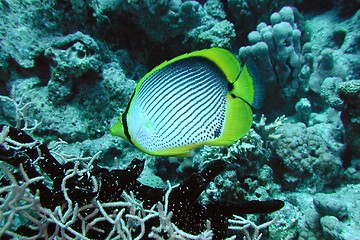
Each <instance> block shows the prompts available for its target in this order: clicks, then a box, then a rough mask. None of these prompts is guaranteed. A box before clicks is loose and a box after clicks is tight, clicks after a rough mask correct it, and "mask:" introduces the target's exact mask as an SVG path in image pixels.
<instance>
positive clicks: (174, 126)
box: [110, 48, 263, 156]
mask: <svg viewBox="0 0 360 240" xmlns="http://www.w3.org/2000/svg"><path fill="white" fill-rule="evenodd" d="M259 81H260V80H259V79H258V77H257V74H256V72H255V70H254V65H253V62H252V61H248V62H247V63H246V64H245V65H244V66H243V67H241V66H240V63H239V61H238V60H237V59H236V57H235V56H234V55H233V54H232V53H231V52H229V51H228V50H225V49H222V48H211V49H204V50H200V51H194V52H191V53H188V54H183V55H180V56H178V57H175V58H173V59H171V60H169V61H166V62H163V63H162V64H160V65H158V66H157V67H155V68H154V69H153V70H151V71H150V72H148V73H147V74H146V75H145V76H144V77H143V78H142V79H141V80H140V81H139V82H138V84H137V85H136V88H135V90H134V93H133V95H132V97H131V100H130V102H129V104H128V106H127V108H126V110H125V112H124V113H123V114H122V116H121V118H120V120H119V121H118V122H117V123H115V125H114V126H112V127H111V129H110V131H111V134H112V135H116V136H120V137H122V138H123V139H125V140H127V141H129V142H131V143H132V144H133V145H135V146H136V147H137V148H138V149H140V150H142V151H143V152H145V153H148V154H151V155H162V156H176V155H182V156H186V155H188V154H189V152H190V151H191V150H192V149H194V148H197V147H200V146H202V145H228V144H232V143H234V142H236V141H237V140H238V139H240V138H241V137H242V136H244V135H245V134H246V132H248V131H249V129H250V127H251V124H252V120H253V113H252V109H251V107H259V106H260V104H261V101H262V95H263V94H262V89H261V87H260V85H261V84H259Z"/></svg>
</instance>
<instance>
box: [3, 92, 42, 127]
mask: <svg viewBox="0 0 360 240" xmlns="http://www.w3.org/2000/svg"><path fill="white" fill-rule="evenodd" d="M25 97H26V93H25V94H23V95H22V96H21V97H20V100H18V97H17V95H16V90H15V86H13V87H12V89H11V95H10V97H8V96H2V95H0V101H2V102H7V103H9V104H11V105H13V108H14V120H15V126H14V127H15V128H17V129H22V130H23V131H26V132H29V133H33V132H34V131H35V130H36V129H37V128H38V127H39V126H40V125H41V123H42V121H43V119H42V120H41V121H40V122H38V121H37V120H34V123H33V124H31V123H30V121H29V119H28V118H27V110H28V108H29V107H30V106H31V105H32V102H27V101H25Z"/></svg>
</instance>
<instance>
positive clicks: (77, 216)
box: [0, 125, 284, 239]
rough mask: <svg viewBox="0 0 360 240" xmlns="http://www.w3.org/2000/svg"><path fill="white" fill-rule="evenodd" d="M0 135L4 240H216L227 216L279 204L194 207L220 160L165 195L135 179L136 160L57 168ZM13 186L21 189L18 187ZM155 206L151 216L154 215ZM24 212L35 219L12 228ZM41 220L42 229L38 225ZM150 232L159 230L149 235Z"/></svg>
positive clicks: (23, 141)
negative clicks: (184, 239) (18, 239)
mask: <svg viewBox="0 0 360 240" xmlns="http://www.w3.org/2000/svg"><path fill="white" fill-rule="evenodd" d="M0 130H1V141H0V142H1V146H0V160H1V161H3V162H6V163H8V164H10V165H12V166H13V167H14V168H15V169H19V171H18V172H17V171H15V173H10V172H9V170H8V168H7V167H3V170H4V172H5V173H6V175H7V177H8V178H1V181H2V184H4V185H5V186H4V187H3V188H2V191H1V193H2V196H1V197H2V198H3V199H2V200H3V201H1V202H2V205H1V208H0V211H1V215H3V214H5V216H8V217H6V219H5V220H4V221H5V222H6V223H5V224H4V225H3V226H2V227H1V231H0V233H1V237H2V238H3V237H4V238H5V239H7V238H8V237H12V236H22V237H23V236H26V237H28V238H30V237H41V236H43V235H44V236H45V237H46V238H54V237H56V236H59V237H66V238H69V237H70V238H73V237H75V238H96V239H98V238H105V237H113V236H114V235H117V234H118V235H120V236H124V237H125V236H127V237H126V238H127V239H133V238H134V239H146V238H147V237H154V236H161V235H165V236H168V237H169V238H172V237H174V236H177V235H179V236H181V235H183V236H191V235H192V234H193V235H194V236H195V235H199V236H208V237H206V239H208V238H209V239H223V238H224V236H225V234H226V231H227V229H228V224H227V221H228V219H230V218H231V216H232V215H233V214H234V213H236V214H245V213H270V212H273V211H276V210H278V209H280V208H282V207H283V205H284V203H283V202H282V201H280V200H269V201H248V202H241V203H226V202H222V201H221V202H220V201H219V202H209V203H208V204H206V205H201V204H200V203H199V202H198V197H199V196H200V194H201V193H202V192H203V191H204V190H205V189H206V187H207V185H208V184H209V183H210V181H212V180H213V179H214V178H215V177H216V176H217V175H218V174H219V173H220V172H221V171H223V170H224V169H225V167H226V165H225V162H224V161H221V160H218V161H213V162H211V163H210V164H208V165H207V166H206V167H204V169H203V170H202V171H200V172H198V173H194V174H192V175H191V177H190V178H188V179H187V180H185V181H183V182H182V183H181V184H180V185H178V186H176V187H171V186H170V187H169V190H168V191H166V190H164V189H159V188H153V187H150V186H147V185H143V184H142V183H141V182H139V181H138V180H137V179H138V177H139V175H140V174H141V172H142V171H143V169H144V160H139V159H134V160H133V161H132V162H131V163H130V165H129V166H128V167H127V168H126V169H123V170H122V169H112V170H108V169H107V168H101V167H98V166H97V165H95V164H94V163H93V162H94V160H95V159H97V157H98V155H99V154H97V155H95V156H94V157H92V158H91V159H90V161H88V163H87V164H86V165H81V159H78V160H76V161H68V162H66V163H65V164H59V162H58V161H57V160H56V159H55V158H54V157H53V156H52V154H51V150H49V148H48V147H47V146H46V145H45V144H43V143H42V142H40V141H35V140H34V139H33V138H31V137H30V136H29V135H27V134H26V132H24V131H22V130H18V129H16V128H12V127H8V126H5V125H2V126H1V129H0ZM45 178H46V179H45ZM21 181H24V182H25V184H24V185H21V187H19V182H21ZM6 185H9V186H8V187H6ZM14 185H15V186H17V187H19V189H18V191H15V192H14V194H15V195H14V194H11V192H10V189H11V188H13V187H14ZM25 192H26V194H27V195H24V193H25ZM126 193H130V194H131V195H127V194H126ZM164 195H165V196H164ZM29 196H30V197H29ZM134 197H135V198H136V199H137V200H135V198H134ZM22 199H27V201H29V203H28V204H29V206H26V205H25V206H26V208H25V206H23V205H22V203H21V200H22ZM163 200H164V201H165V202H162V201H163ZM17 201H19V202H18V203H17V204H16V205H15V204H14V202H17ZM138 201H141V202H142V203H139V202H138ZM156 204H157V205H158V207H157V210H158V212H156V211H154V206H156ZM63 205H67V209H66V208H65V209H62V207H61V206H63ZM136 207H137V208H140V210H137V209H136ZM134 208H135V209H134ZM24 209H25V210H24ZM26 210H27V211H26ZM32 210H34V211H38V214H35V215H34V216H32V217H31V218H29V223H30V226H29V225H20V226H12V225H13V224H14V223H13V221H15V219H14V218H15V215H16V214H17V215H20V216H25V217H26V216H29V214H30V212H31V211H32ZM137 211H139V213H138V214H140V215H138V214H136V212H137ZM111 212H112V213H115V217H114V216H113V214H112V213H111ZM164 218H165V219H164ZM166 219H167V220H166ZM132 220H134V222H132ZM2 221H3V220H2ZM42 221H46V223H47V224H41V222H42ZM162 221H164V223H163V222H162ZM165 221H168V222H167V224H168V225H169V226H168V227H167V228H165V227H163V226H164V224H165V223H166V222H165ZM208 222H210V223H211V228H210V227H209V226H210V225H209V224H208ZM159 224H160V225H159ZM118 225H119V226H118ZM157 225H159V227H158V228H154V227H155V226H157ZM260 228H261V227H260ZM212 237H213V238H212Z"/></svg>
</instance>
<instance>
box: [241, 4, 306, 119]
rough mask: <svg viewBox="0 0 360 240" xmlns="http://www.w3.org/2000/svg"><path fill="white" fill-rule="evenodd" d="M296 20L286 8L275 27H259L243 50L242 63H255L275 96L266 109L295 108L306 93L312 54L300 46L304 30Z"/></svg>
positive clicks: (275, 19) (277, 16)
mask: <svg viewBox="0 0 360 240" xmlns="http://www.w3.org/2000/svg"><path fill="white" fill-rule="evenodd" d="M296 20H298V19H295V16H294V12H293V10H292V8H290V7H283V8H282V9H281V10H280V11H279V12H275V13H273V14H272V15H271V17H270V21H271V25H267V24H266V23H264V22H262V23H259V24H258V26H257V27H256V31H252V32H250V33H249V35H248V39H249V42H250V44H251V45H250V46H244V47H241V48H240V49H239V58H240V60H241V61H242V62H243V63H245V62H246V61H247V59H249V58H251V59H253V60H254V62H255V64H256V66H257V67H258V69H259V77H260V78H262V79H264V80H265V83H264V84H265V88H266V89H267V95H268V96H274V98H273V101H271V102H266V103H265V108H274V106H276V108H277V109H279V108H280V109H281V107H279V105H283V106H289V105H290V106H291V104H292V103H293V102H292V101H294V100H293V99H297V98H299V96H300V95H302V94H304V93H305V92H306V87H307V83H308V81H309V77H310V74H311V72H312V54H311V50H310V46H309V44H301V42H300V38H301V30H300V29H298V24H297V23H296V22H295V21H296ZM279 93H280V94H279ZM289 101H290V102H289ZM284 103H287V104H284ZM272 110H273V109H272ZM286 110H287V111H289V110H291V109H285V111H286ZM282 111H283V112H284V110H283V109H282Z"/></svg>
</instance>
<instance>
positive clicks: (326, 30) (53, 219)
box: [0, 0, 360, 240]
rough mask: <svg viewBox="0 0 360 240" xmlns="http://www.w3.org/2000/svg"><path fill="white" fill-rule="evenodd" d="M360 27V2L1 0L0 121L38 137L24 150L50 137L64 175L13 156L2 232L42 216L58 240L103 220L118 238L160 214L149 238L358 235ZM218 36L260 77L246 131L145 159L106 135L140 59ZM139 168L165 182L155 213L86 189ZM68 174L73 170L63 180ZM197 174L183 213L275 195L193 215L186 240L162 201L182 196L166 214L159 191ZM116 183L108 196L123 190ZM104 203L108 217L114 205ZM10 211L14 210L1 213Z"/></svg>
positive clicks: (137, 74) (140, 181)
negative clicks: (267, 205)
mask: <svg viewBox="0 0 360 240" xmlns="http://www.w3.org/2000/svg"><path fill="white" fill-rule="evenodd" d="M359 23H360V11H359V1H334V0H326V1H322V2H317V1H309V0H283V1H266V0H261V1H259V0H256V1H248V0H207V1H204V0H201V1H187V0H171V1H163V0H162V1H153V0H143V1H133V0H132V1H130V0H129V1H127V0H123V1H114V0H91V1H80V0H69V1H55V0H48V1H30V0H24V1H10V0H4V1H0V26H1V30H0V38H1V41H0V86H1V87H0V94H1V95H2V96H1V97H0V109H1V110H0V111H1V114H0V123H1V124H4V125H7V126H9V125H12V126H15V129H14V128H9V129H8V130H9V131H10V134H13V133H14V132H17V131H18V132H21V131H20V130H19V129H23V130H24V131H25V132H26V133H27V134H29V135H30V136H31V138H32V139H35V142H36V144H35V143H34V144H35V145H33V147H35V146H36V147H39V148H40V146H42V149H43V150H44V149H45V147H44V146H49V147H48V148H49V150H50V155H52V156H53V157H55V158H56V160H57V161H58V163H57V164H56V162H55V164H56V166H58V167H59V169H63V170H62V171H63V173H62V174H61V177H59V178H58V177H56V178H57V179H58V180H56V179H55V180H52V179H51V177H50V175H51V174H50V175H48V174H46V173H45V172H46V171H47V170H44V169H42V164H43V163H44V162H43V159H41V158H39V159H32V158H30V159H29V158H28V160H29V161H27V164H28V165H26V164H25V165H24V164H23V166H22V167H21V166H19V165H16V166H10V165H9V164H6V163H5V162H1V163H0V164H1V169H2V170H1V171H2V172H1V173H2V175H3V177H2V179H1V183H0V188H1V191H0V198H1V199H2V201H1V204H2V205H1V206H2V207H4V206H5V208H6V210H8V211H6V212H4V215H2V216H4V218H3V219H4V221H2V222H0V233H1V234H3V232H4V231H7V232H6V234H10V235H11V232H12V231H18V233H21V230H22V229H24V228H18V230H17V227H18V226H20V225H24V226H26V225H27V226H34V227H35V229H42V228H41V227H39V228H37V226H38V225H39V224H40V222H39V221H32V220H34V219H35V218H34V216H36V217H38V219H40V220H44V223H45V226H49V228H48V230H49V231H50V230H51V231H50V234H51V233H53V232H54V231H55V230H56V231H57V230H59V231H58V232H57V233H56V234H58V235H59V236H61V234H63V235H62V236H64V238H68V237H70V236H71V237H74V236H77V234H78V233H79V234H83V232H82V231H83V228H82V226H79V225H76V224H79V223H81V224H83V223H84V226H85V225H86V224H87V223H89V224H90V225H88V228H87V229H88V230H89V231H90V230H91V229H93V227H94V226H96V227H98V222H97V221H100V222H102V223H106V224H105V225H106V226H105V225H104V226H103V225H102V226H99V228H102V227H104V228H102V229H106V231H108V233H109V234H115V232H118V233H119V234H121V235H120V236H117V237H121V238H124V239H126V238H127V239H131V238H135V237H136V236H141V234H145V231H144V232H143V231H142V230H141V224H145V225H146V226H148V225H147V223H150V222H151V221H153V220H156V224H155V225H152V226H154V228H153V229H151V228H150V227H149V228H148V227H147V228H146V234H149V233H150V232H151V237H152V238H155V239H156V238H160V237H164V236H165V232H166V230H165V229H164V228H168V229H169V230H170V232H171V233H170V232H168V234H169V235H167V236H172V237H178V238H184V239H194V238H196V237H202V238H205V239H211V238H212V237H213V238H214V235H215V237H216V236H219V235H217V234H218V233H216V232H215V231H210V230H211V229H213V228H214V227H216V226H220V225H221V224H222V226H224V225H226V226H225V227H227V229H228V230H229V235H227V236H231V235H237V237H239V236H241V237H245V238H246V239H260V237H261V239H270V240H271V239H274V240H275V239H358V238H360V236H359V235H360V234H359V223H358V219H357V218H356V217H357V216H358V215H359V212H358V209H359V206H358V202H359V199H358V196H359V195H358V192H359V183H360V171H359V170H360V160H359V156H360V153H359V149H360V140H359V133H360V129H359V121H360V120H359V115H360V114H359V106H360V102H359V96H360V95H359V89H360V87H359V79H360V61H359V59H360V58H359V54H360V44H359V43H360V36H359V28H360V26H359ZM214 46H217V47H224V48H227V49H229V50H231V51H232V52H237V51H238V56H239V59H240V61H241V63H245V62H246V60H247V59H248V58H252V59H254V61H255V63H256V65H257V68H258V73H259V76H260V77H262V78H263V79H264V85H265V90H266V91H265V93H266V96H265V101H264V106H263V107H262V108H260V109H259V111H256V112H255V111H254V112H255V113H256V116H255V118H254V119H255V121H254V123H253V126H252V129H251V130H250V131H249V133H248V134H246V135H245V136H244V137H243V138H242V139H240V140H239V141H238V142H236V143H235V144H234V145H231V146H227V147H209V146H206V147H204V148H203V149H200V150H198V151H195V152H194V156H192V157H188V158H182V159H177V158H155V157H151V156H145V155H144V154H143V153H141V152H138V151H137V150H136V149H134V148H133V147H132V145H130V144H127V143H126V142H124V141H121V140H120V139H116V138H113V137H111V136H110V134H109V126H110V125H112V123H114V122H115V121H116V120H117V119H118V116H119V114H120V113H121V112H122V111H123V110H124V108H125V107H126V105H127V103H128V101H129V99H130V98H131V93H132V92H133V88H134V87H135V85H136V81H137V80H139V79H140V78H141V77H142V76H143V75H144V74H145V73H146V72H147V71H148V70H149V69H150V68H152V67H154V66H157V65H158V64H159V63H161V62H163V61H164V60H166V59H170V58H172V57H174V56H175V55H178V54H181V53H185V52H190V51H192V50H195V49H202V48H208V47H214ZM14 110H15V112H14ZM261 114H263V115H261ZM284 115H285V116H286V117H285V116H284ZM35 119H37V121H33V120H35ZM30 120H31V121H30ZM39 124H40V127H39ZM7 134H9V132H7V131H2V136H1V138H0V139H2V142H1V144H2V145H1V146H3V145H4V144H5V145H6V144H10V145H11V144H12V143H13V144H14V142H12V143H11V141H15V140H16V139H17V136H14V138H10V137H7V138H6V135H7ZM4 138H6V141H7V142H6V143H5V142H4ZM24 138H25V135H24ZM59 138H61V139H60V140H59ZM17 140H19V139H17ZM42 142H44V143H42ZM18 143H19V142H18ZM26 145H27V143H26ZM11 146H12V147H14V145H11ZM52 146H54V147H55V148H54V149H52ZM56 146H61V148H60V147H56ZM24 149H27V150H26V152H25V153H24V152H23V151H22V150H24ZM1 150H4V149H3V148H1ZM33 150H34V149H32V148H31V147H30V146H24V145H21V147H19V149H15V148H12V150H10V149H9V148H7V149H6V151H13V153H14V154H15V152H16V154H21V156H22V157H21V159H22V160H24V159H26V158H27V156H28V155H27V154H29V153H30V152H31V153H33V154H34V156H35V157H36V156H38V155H36V154H39V153H38V152H37V153H35V152H34V151H33ZM44 151H45V150H44ZM100 152H101V153H100ZM8 153H9V152H8ZM84 156H96V157H97V159H96V160H95V159H92V158H87V157H84ZM8 157H11V156H8ZM16 157H19V156H16ZM47 157H49V156H48V155H47ZM133 159H146V161H145V162H142V161H135V162H133ZM217 159H222V160H223V161H225V162H226V165H227V167H226V169H225V170H224V171H223V172H221V173H219V174H218V175H217V176H216V177H215V176H212V177H214V179H211V181H210V182H207V181H205V183H204V182H201V181H200V183H199V181H197V180H199V179H201V177H203V178H204V176H203V175H204V174H205V175H206V174H208V173H209V172H207V171H206V169H209V168H208V167H209V166H212V165H211V164H214V165H216V163H219V162H217V161H216V160H217ZM89 161H90V162H89ZM94 161H95V163H96V164H95V163H94ZM213 161H215V162H213ZM69 162H70V163H69ZM212 162H213V163H212ZM29 163H31V164H32V165H31V164H30V165H31V166H32V167H31V168H30V167H29V166H30V165H29ZM90 163H91V164H90ZM77 164H78V165H77ZM220 165H221V166H222V163H221V164H220ZM66 166H68V168H67V167H66ZM129 166H130V167H129ZM140 167H141V168H142V167H143V168H144V170H143V171H142V172H141V175H140V176H139V174H140V173H139V172H137V173H136V174H134V176H133V179H132V180H134V181H133V182H135V183H136V184H135V185H137V186H140V185H141V186H144V185H149V184H150V185H152V186H155V185H156V186H159V187H161V194H160V195H161V196H160V195H158V196H157V197H158V198H159V199H160V198H161V200H160V203H158V201H155V200H154V202H153V205H152V206H153V208H150V207H152V206H146V205H141V204H140V200H143V199H144V198H142V197H141V196H139V195H137V194H139V193H137V192H133V194H131V191H130V190H134V189H132V188H129V189H125V191H123V192H122V195H118V196H117V197H118V198H117V199H116V201H118V202H116V203H114V202H112V203H111V204H110V205H107V204H108V203H105V202H101V203H100V204H97V203H93V202H91V201H90V200H89V199H90V198H92V197H94V198H93V199H100V198H101V197H104V196H108V194H107V193H103V192H101V195H103V194H104V195H103V196H99V194H100V191H101V188H102V187H104V186H102V187H101V186H98V190H96V191H95V190H94V187H95V185H94V184H96V183H97V184H99V183H100V182H101V180H99V179H97V178H98V177H99V176H100V175H101V174H102V175H101V178H102V179H103V180H104V179H108V181H110V182H111V181H113V178H112V177H111V176H108V175H106V174H105V175H106V177H104V176H105V175H104V172H107V173H110V172H111V173H115V172H122V173H124V172H123V170H120V169H126V170H129V171H130V172H132V173H134V171H135V170H136V169H137V170H139V168H140ZM130 168H131V169H130ZM46 169H47V168H46ZM204 169H205V170H204ZM210 169H211V170H213V168H211V167H210ZM33 170H34V171H33ZM35 170H36V171H35ZM96 171H97V172H96ZM214 171H215V172H216V171H217V170H214ZM35 172H37V174H36V175H32V174H33V173H35ZM66 172H67V174H69V175H71V176H69V177H67V178H66V177H64V173H66ZM100 172H102V173H101V174H100ZM97 173H99V174H100V175H99V174H97ZM126 174H129V173H126ZM154 174H156V175H158V176H155V175H154ZM115 175H116V174H115ZM130 175H131V174H130ZM135 175H136V177H135ZM214 175H216V174H214ZM126 176H128V175H126ZM194 176H195V177H194ZM199 176H200V177H199ZM107 177H108V178H107ZM159 177H161V178H159ZM188 177H190V179H192V180H194V181H192V182H191V181H190V182H188V184H189V186H188V185H186V184H187V183H186V180H184V179H186V178H188ZM212 177H211V178H212ZM198 178H199V179H198ZM64 179H65V181H62V180H64ZM111 179H112V180H111ZM209 179H210V178H209ZM165 180H169V181H170V182H171V184H168V185H167V186H168V187H167V188H166V184H165V183H164V182H165ZM48 183H52V184H53V185H51V184H48ZM62 183H63V184H64V188H62V186H61V184H62ZM177 183H180V185H179V186H178V185H176V184H177ZM202 184H203V185H204V186H203V185H202ZM44 185H45V187H46V188H45V187H44ZM70 185H72V186H76V187H74V188H71V187H70ZM102 185H104V184H102ZM135 185H134V186H135ZM164 185H165V186H164ZM198 185H201V189H202V190H204V191H202V192H201V194H200V193H199V194H198V191H200V190H199V189H197V191H195V190H194V192H190V193H189V192H188V195H189V197H190V198H191V197H193V198H194V199H195V198H196V200H197V201H196V202H195V201H194V199H190V200H189V199H187V200H186V201H188V202H189V203H190V204H189V205H186V208H187V210H189V209H191V208H194V207H196V208H198V209H203V208H204V207H205V206H207V207H208V208H209V209H211V207H210V206H212V205H211V203H212V202H216V203H219V202H220V201H230V202H234V201H253V200H256V201H267V200H269V199H273V198H276V199H282V200H284V201H285V202H286V205H285V207H284V208H283V209H282V210H280V211H278V212H277V213H276V214H277V217H275V214H270V215H266V216H263V215H247V217H246V219H243V218H242V217H244V216H233V217H232V219H230V217H231V216H229V217H226V218H225V217H224V218H222V219H223V220H224V219H225V220H229V221H227V222H226V224H225V223H221V222H220V223H219V222H217V221H216V220H213V221H215V223H213V221H212V222H211V224H210V226H209V222H208V221H206V219H205V218H206V217H204V216H206V215H207V214H208V213H209V212H206V214H205V215H203V214H204V212H201V216H202V217H194V216H193V215H190V217H191V218H192V220H193V221H194V222H192V223H194V224H193V225H194V228H195V226H199V225H198V223H201V224H200V225H201V229H200V230H199V229H198V230H197V231H196V232H194V234H190V235H189V233H188V232H185V231H183V230H186V231H190V230H189V229H188V228H186V227H184V228H179V226H182V225H181V224H184V225H185V223H183V222H178V221H176V220H177V218H182V217H184V215H182V214H184V213H183V212H182V211H181V212H180V213H178V214H179V215H178V216H176V214H175V215H174V211H172V210H174V209H178V208H180V207H179V206H178V205H176V204H175V205H176V207H175V208H172V209H170V208H171V207H172V206H173V207H174V204H173V203H174V202H173V201H172V200H171V198H172V197H171V195H173V196H175V195H176V198H178V195H181V194H179V189H180V188H181V186H188V187H190V189H194V188H195V186H198ZM205 185H206V186H205ZM36 187H38V189H43V191H45V192H48V197H49V199H50V198H55V200H59V201H61V203H62V204H63V208H61V209H60V208H57V206H55V205H54V206H53V207H52V208H51V207H50V208H48V209H47V210H44V209H45V208H42V206H41V205H40V203H41V204H42V203H43V202H44V201H45V202H46V198H44V197H43V199H42V200H41V191H40V193H37V192H36ZM191 187H194V188H191ZM199 187H200V186H199ZM144 188H147V189H150V187H149V186H147V187H144ZM205 188H206V189H205ZM11 190H13V191H11ZM93 190H94V191H93ZM114 190H115V191H116V190H119V192H118V194H120V192H121V190H124V189H122V188H115V189H111V191H114ZM54 191H56V193H55V192H54ZM81 191H84V192H86V193H87V194H89V195H88V197H87V196H84V195H85V194H80V193H79V192H81ZM128 191H129V192H128ZM75 192H76V193H79V194H80V195H79V196H81V197H83V199H80V200H84V201H87V203H88V206H89V208H87V207H85V208H81V207H80V205H81V204H79V203H80V201H79V203H77V201H78V200H79V199H76V197H74V196H73V195H72V194H71V193H75ZM195 192H196V194H195ZM66 194H67V195H68V196H69V199H67V198H66ZM69 194H70V195H69ZM94 195H95V196H94ZM199 195H200V196H199ZM56 197H58V198H56ZM163 197H164V199H162V198H163ZM166 199H167V201H165V200H166ZM11 200H13V201H11ZM68 200H69V201H68ZM9 202H10V203H14V204H15V205H11V204H10V205H9V204H8V203H9ZM175 202H176V201H175ZM3 203H4V204H5V205H4V204H3ZM129 203H130V204H129ZM176 203H178V202H176ZM16 204H18V205H16ZM54 204H60V203H56V202H54ZM112 204H115V205H116V204H118V205H116V207H115V206H114V205H112ZM209 204H210V205H209ZM123 205H124V206H123ZM9 207H10V208H11V209H9ZM115 208H116V209H117V210H116V211H117V212H116V211H115V212H114V211H112V210H114V209H115ZM2 210H3V209H2ZM95 210H96V213H95V212H94V211H95ZM131 211H133V212H131ZM197 211H200V210H197ZM209 211H210V210H209ZM92 212H94V214H97V215H96V216H94V217H95V218H96V217H99V218H97V220H96V221H95V220H94V221H93V222H91V220H93V218H91V216H89V218H88V219H87V220H86V219H85V220H84V219H82V220H79V219H80V217H82V216H84V215H85V214H89V213H92ZM130 212H131V214H130ZM144 212H145V214H144ZM195 212H196V211H195ZM241 212H242V211H239V212H237V214H239V213H241ZM77 213H79V214H80V215H76V214H77ZM11 214H14V218H13V219H12V220H13V221H7V222H6V219H8V217H9V216H12V215H11ZM171 214H173V215H172V216H171ZM78 216H80V217H78ZM179 216H181V217H179ZM207 216H208V215H207ZM187 217H188V216H187ZM148 218H150V219H148ZM273 219H275V220H276V221H275V220H273ZM88 220H90V222H89V221H88ZM197 220H198V222H196V221H197ZM73 221H75V222H76V224H75V222H73ZM83 221H85V222H83ZM86 221H88V222H86ZM121 221H124V222H123V224H122V223H120V222H121ZM148 221H149V222H148ZM114 223H116V224H118V225H116V224H115V225H114ZM174 223H176V224H174ZM254 223H257V225H254ZM267 223H271V225H270V226H268V225H267ZM137 224H140V225H137ZM75 225H76V226H75ZM114 226H116V227H114ZM263 226H266V227H267V229H266V230H265V229H263V228H262V227H263ZM71 229H72V230H74V229H75V230H76V231H75V232H74V231H72V230H71ZM129 229H130V230H135V231H134V232H132V233H133V234H134V235H132V236H130V235H131V234H130V235H129ZM218 229H220V228H218ZM27 230H28V229H27ZM259 230H260V232H259ZM84 231H86V229H85V230H84ZM130 232H131V231H130ZM12 233H14V232H12ZM31 233H32V234H33V236H35V235H36V234H37V232H31ZM96 233H97V231H96ZM14 234H15V233H14ZM135 234H140V235H136V236H135ZM198 234H203V235H201V236H199V235H198ZM261 234H262V235H261ZM40 235H41V234H40ZM4 236H5V235H4ZM44 236H45V235H42V237H44ZM149 236H150V235H149ZM78 237H79V238H80V237H81V236H80V235H79V236H78ZM235 238H236V237H235V236H232V237H230V238H229V239H235Z"/></svg>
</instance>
